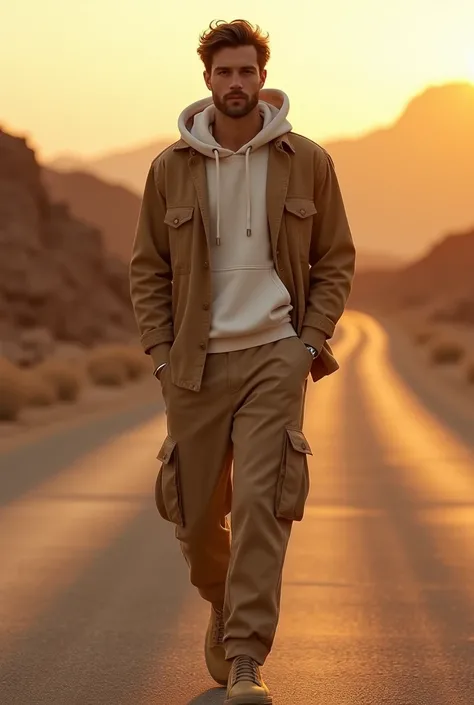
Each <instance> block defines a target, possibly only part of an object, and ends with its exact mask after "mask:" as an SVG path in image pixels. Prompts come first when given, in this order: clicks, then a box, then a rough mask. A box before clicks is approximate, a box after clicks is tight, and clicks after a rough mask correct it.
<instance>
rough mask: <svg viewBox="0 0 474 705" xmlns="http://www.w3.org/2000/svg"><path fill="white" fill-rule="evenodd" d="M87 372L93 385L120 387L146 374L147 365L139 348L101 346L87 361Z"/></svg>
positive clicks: (147, 370)
mask: <svg viewBox="0 0 474 705" xmlns="http://www.w3.org/2000/svg"><path fill="white" fill-rule="evenodd" d="M87 371H88V374H89V377H90V379H91V380H92V382H93V383H94V384H98V385H104V386H121V385H123V384H125V383H126V382H127V381H129V380H136V379H139V378H140V377H142V376H143V375H144V374H147V373H148V372H149V371H150V370H149V365H147V360H146V359H145V355H144V353H143V352H142V351H141V350H140V349H139V348H132V347H129V346H126V345H101V346H100V347H98V348H96V349H95V350H93V351H92V352H91V353H90V355H89V359H88V361H87Z"/></svg>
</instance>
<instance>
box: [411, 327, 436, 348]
mask: <svg viewBox="0 0 474 705" xmlns="http://www.w3.org/2000/svg"><path fill="white" fill-rule="evenodd" d="M433 335H434V332H433V331H432V330H422V331H418V332H417V333H415V343H416V344H417V345H425V344H426V343H429V341H430V340H432V338H433Z"/></svg>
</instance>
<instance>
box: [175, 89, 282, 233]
mask: <svg viewBox="0 0 474 705" xmlns="http://www.w3.org/2000/svg"><path fill="white" fill-rule="evenodd" d="M258 105H259V109H260V114H261V115H262V117H263V127H262V129H261V130H260V132H258V133H257V134H256V135H255V137H253V139H251V140H250V142H247V144H244V145H242V147H240V149H238V150H237V152H233V151H232V150H231V149H225V148H224V147H222V146H221V145H220V144H218V142H216V140H215V139H214V135H213V134H212V125H213V123H214V119H215V114H216V108H215V105H214V101H213V99H212V97H209V98H205V99H204V100H199V101H197V103H193V104H192V105H190V106H189V107H188V108H186V109H185V110H183V112H182V113H181V115H180V116H179V119H178V127H179V131H180V133H181V137H182V138H183V140H184V141H185V142H186V144H188V145H189V146H190V147H192V148H193V149H195V150H196V151H197V152H200V153H201V154H203V155H204V156H205V157H208V158H209V159H213V160H214V161H215V164H216V175H215V190H216V194H217V213H216V230H217V235H216V244H217V245H220V244H221V177H220V172H221V166H220V161H221V159H226V158H228V157H235V155H237V154H242V155H245V183H246V197H245V200H246V234H247V237H251V235H252V216H251V199H252V195H251V188H250V181H251V179H250V154H251V152H256V151H257V150H258V149H259V147H263V146H264V145H266V144H268V142H270V141H271V140H274V139H276V138H277V137H281V135H284V134H286V133H287V132H289V131H290V130H291V129H292V128H291V125H290V123H289V122H288V120H287V115H288V111H289V109H290V102H289V100H288V96H287V95H286V94H285V93H283V91H278V90H274V89H266V90H265V89H264V90H262V91H260V100H259V103H258Z"/></svg>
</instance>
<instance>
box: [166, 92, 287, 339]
mask: <svg viewBox="0 0 474 705" xmlns="http://www.w3.org/2000/svg"><path fill="white" fill-rule="evenodd" d="M259 107H260V113H261V115H262V117H263V128H262V130H261V131H260V132H259V133H258V134H257V135H256V136H255V137H254V138H253V139H252V140H250V142H248V143H247V144H245V145H243V146H242V147H241V148H240V149H239V150H238V151H237V152H233V151H232V150H230V149H225V148H224V147H221V146H220V145H219V144H218V143H217V142H216V140H215V139H214V136H213V134H212V132H211V130H212V126H213V122H214V115H215V107H214V103H213V101H212V98H207V99H204V100H200V101H198V102H197V103H194V104H193V105H190V106H189V107H188V108H186V110H184V111H183V112H182V113H181V115H180V117H179V120H178V127H179V131H180V134H181V137H182V138H183V139H184V140H185V142H186V143H187V144H189V146H190V147H192V148H193V149H195V150H196V151H198V152H200V153H201V154H203V155H204V156H205V157H207V159H206V174H207V184H208V196H209V210H210V216H211V239H210V242H209V249H210V261H211V272H212V291H213V301H212V317H211V330H210V341H209V347H208V351H209V352H229V351H231V350H242V349H244V348H250V347H254V346H256V345H263V344H265V343H270V342H274V341H276V340H279V339H281V338H288V337H291V336H294V335H296V333H295V330H294V328H293V326H292V325H291V322H290V311H291V309H292V306H291V303H290V295H289V293H288V291H287V289H286V288H285V286H284V285H283V283H282V281H281V280H280V278H279V277H278V274H277V272H276V270H275V267H274V264H273V259H272V254H271V246H270V236H269V231H268V219H267V210H266V183H267V166H268V149H269V147H268V143H269V142H270V141H271V140H274V139H276V138H277V137H281V135H283V134H286V133H287V132H289V131H290V130H291V125H290V123H289V122H288V121H287V119H286V116H287V114H288V110H289V101H288V97H287V96H286V95H285V94H284V93H283V92H282V91H276V90H262V91H261V92H260V102H259Z"/></svg>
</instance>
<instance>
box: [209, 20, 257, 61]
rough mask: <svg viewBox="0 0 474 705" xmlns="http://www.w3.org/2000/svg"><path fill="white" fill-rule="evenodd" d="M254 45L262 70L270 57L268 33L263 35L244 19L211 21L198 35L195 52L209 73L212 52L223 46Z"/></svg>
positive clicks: (212, 56)
mask: <svg viewBox="0 0 474 705" xmlns="http://www.w3.org/2000/svg"><path fill="white" fill-rule="evenodd" d="M248 45H251V46H254V47H255V49H256V50H257V61H258V66H259V69H260V71H263V69H264V68H265V66H266V64H267V62H268V60H269V58H270V45H269V35H268V34H266V35H264V34H263V33H262V30H261V29H260V27H259V26H258V25H257V26H255V27H254V26H253V25H251V24H250V22H247V21H246V20H233V21H232V22H225V21H224V20H217V21H214V22H211V24H210V25H209V28H208V29H207V30H206V31H205V32H203V33H202V34H201V36H200V37H199V47H198V50H197V53H198V54H199V57H200V58H201V60H202V62H203V63H204V66H205V67H206V71H207V72H208V73H211V69H212V60H213V58H214V54H215V53H216V52H218V51H220V49H223V48H224V47H238V46H248Z"/></svg>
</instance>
